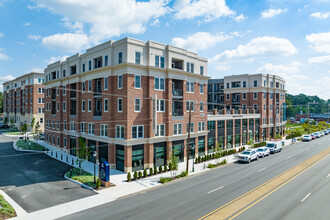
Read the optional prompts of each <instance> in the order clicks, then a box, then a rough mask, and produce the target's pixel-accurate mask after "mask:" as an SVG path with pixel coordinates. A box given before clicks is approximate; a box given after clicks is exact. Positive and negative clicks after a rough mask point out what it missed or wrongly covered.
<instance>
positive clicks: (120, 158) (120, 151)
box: [116, 145, 125, 171]
mask: <svg viewBox="0 0 330 220" xmlns="http://www.w3.org/2000/svg"><path fill="white" fill-rule="evenodd" d="M124 159H125V151H124V146H123V145H116V169H117V170H120V171H124Z"/></svg>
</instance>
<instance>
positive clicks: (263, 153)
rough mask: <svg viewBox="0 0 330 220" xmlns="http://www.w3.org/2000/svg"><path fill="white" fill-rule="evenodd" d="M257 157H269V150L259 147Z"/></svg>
mask: <svg viewBox="0 0 330 220" xmlns="http://www.w3.org/2000/svg"><path fill="white" fill-rule="evenodd" d="M258 154H259V157H265V156H269V155H270V150H269V148H268V147H259V148H258Z"/></svg>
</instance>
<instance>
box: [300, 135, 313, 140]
mask: <svg viewBox="0 0 330 220" xmlns="http://www.w3.org/2000/svg"><path fill="white" fill-rule="evenodd" d="M302 140H303V141H311V140H312V136H310V135H304V136H303V139H302Z"/></svg>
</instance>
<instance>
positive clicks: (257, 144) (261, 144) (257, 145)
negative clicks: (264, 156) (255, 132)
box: [253, 141, 266, 148]
mask: <svg viewBox="0 0 330 220" xmlns="http://www.w3.org/2000/svg"><path fill="white" fill-rule="evenodd" d="M262 146H266V142H265V141H264V142H260V143H255V144H254V145H253V147H254V148H256V147H262Z"/></svg>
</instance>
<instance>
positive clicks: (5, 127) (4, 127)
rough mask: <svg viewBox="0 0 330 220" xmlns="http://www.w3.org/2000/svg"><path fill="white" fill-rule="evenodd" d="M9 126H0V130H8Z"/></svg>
mask: <svg viewBox="0 0 330 220" xmlns="http://www.w3.org/2000/svg"><path fill="white" fill-rule="evenodd" d="M9 128H10V127H9V125H1V127H0V129H9Z"/></svg>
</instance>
